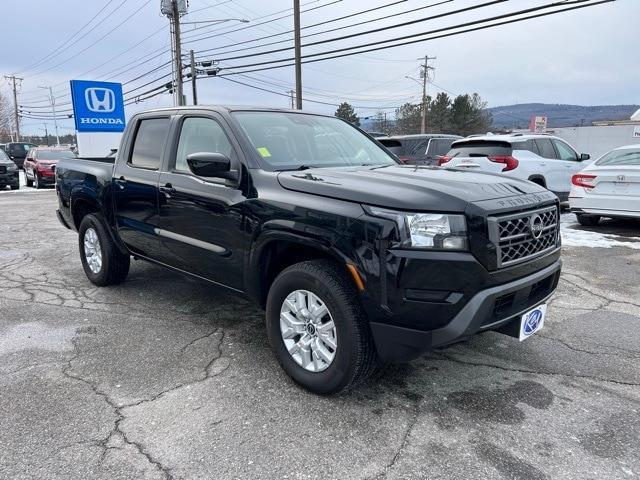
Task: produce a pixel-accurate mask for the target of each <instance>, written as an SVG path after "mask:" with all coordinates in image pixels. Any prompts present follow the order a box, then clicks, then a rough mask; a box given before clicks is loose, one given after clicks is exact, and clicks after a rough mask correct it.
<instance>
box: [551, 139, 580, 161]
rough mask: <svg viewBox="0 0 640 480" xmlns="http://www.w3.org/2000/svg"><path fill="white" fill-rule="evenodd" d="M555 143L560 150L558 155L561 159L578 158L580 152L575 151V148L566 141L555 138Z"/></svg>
mask: <svg viewBox="0 0 640 480" xmlns="http://www.w3.org/2000/svg"><path fill="white" fill-rule="evenodd" d="M553 144H554V145H555V146H556V150H557V151H558V156H559V157H560V160H577V159H578V154H577V153H576V152H574V151H573V149H572V148H571V147H570V146H569V145H567V144H566V143H564V142H560V141H559V140H554V141H553Z"/></svg>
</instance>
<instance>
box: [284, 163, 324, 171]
mask: <svg viewBox="0 0 640 480" xmlns="http://www.w3.org/2000/svg"><path fill="white" fill-rule="evenodd" d="M310 168H320V167H317V166H315V165H305V164H302V165H299V166H297V167H296V168H281V169H278V170H277V171H278V172H297V171H301V170H309V169H310Z"/></svg>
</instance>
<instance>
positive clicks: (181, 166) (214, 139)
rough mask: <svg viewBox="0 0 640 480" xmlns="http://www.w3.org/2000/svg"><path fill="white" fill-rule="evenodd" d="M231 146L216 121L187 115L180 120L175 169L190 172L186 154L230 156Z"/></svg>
mask: <svg viewBox="0 0 640 480" xmlns="http://www.w3.org/2000/svg"><path fill="white" fill-rule="evenodd" d="M232 150H233V147H232V146H231V142H230V141H229V139H228V138H227V135H226V134H225V133H224V130H223V129H222V127H221V126H220V124H219V123H218V122H216V121H215V120H213V119H211V118H204V117H188V118H185V120H184V122H182V129H181V130H180V139H179V140H178V150H177V152H176V165H175V170H177V171H180V172H191V170H189V165H188V164H187V156H188V155H190V154H192V153H198V152H208V153H222V154H223V155H226V156H227V157H229V158H231V153H232Z"/></svg>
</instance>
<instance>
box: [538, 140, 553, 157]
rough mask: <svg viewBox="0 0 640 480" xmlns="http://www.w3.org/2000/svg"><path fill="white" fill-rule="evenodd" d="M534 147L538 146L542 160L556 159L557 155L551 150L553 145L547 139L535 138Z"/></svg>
mask: <svg viewBox="0 0 640 480" xmlns="http://www.w3.org/2000/svg"><path fill="white" fill-rule="evenodd" d="M535 142H536V145H537V146H538V151H539V152H540V156H541V157H544V158H556V159H557V158H558V154H557V153H556V150H555V148H553V144H552V143H551V140H550V139H548V138H536V139H535Z"/></svg>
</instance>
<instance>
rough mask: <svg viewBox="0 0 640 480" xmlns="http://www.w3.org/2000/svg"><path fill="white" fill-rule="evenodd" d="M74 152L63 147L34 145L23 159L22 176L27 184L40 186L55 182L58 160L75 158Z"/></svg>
mask: <svg viewBox="0 0 640 480" xmlns="http://www.w3.org/2000/svg"><path fill="white" fill-rule="evenodd" d="M76 156H77V155H76V154H75V153H73V152H72V151H71V150H69V149H65V148H48V147H35V148H32V149H31V150H29V152H28V153H27V156H26V158H25V160H24V166H23V168H24V176H25V178H26V181H27V186H29V187H31V186H33V187H35V188H42V187H44V186H46V185H53V184H55V181H56V177H55V169H56V165H57V164H58V161H59V160H62V159H64V158H76Z"/></svg>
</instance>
